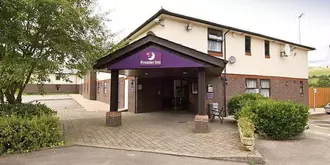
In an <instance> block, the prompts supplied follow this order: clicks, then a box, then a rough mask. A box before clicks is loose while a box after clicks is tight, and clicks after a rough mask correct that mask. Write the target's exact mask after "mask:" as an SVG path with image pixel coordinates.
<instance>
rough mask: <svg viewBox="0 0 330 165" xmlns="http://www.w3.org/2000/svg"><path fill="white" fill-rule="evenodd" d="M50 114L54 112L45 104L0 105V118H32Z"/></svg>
mask: <svg viewBox="0 0 330 165" xmlns="http://www.w3.org/2000/svg"><path fill="white" fill-rule="evenodd" d="M50 114H52V110H51V109H50V108H48V107H47V106H46V105H44V104H30V103H28V104H26V103H20V104H0V117H6V116H8V117H9V116H18V117H29V118H31V117H34V116H42V115H50Z"/></svg>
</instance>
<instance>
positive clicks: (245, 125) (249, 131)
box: [237, 117, 255, 138]
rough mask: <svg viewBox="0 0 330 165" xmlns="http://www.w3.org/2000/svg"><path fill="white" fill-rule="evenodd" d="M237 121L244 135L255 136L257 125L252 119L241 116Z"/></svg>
mask: <svg viewBox="0 0 330 165" xmlns="http://www.w3.org/2000/svg"><path fill="white" fill-rule="evenodd" d="M237 123H238V126H239V127H240V129H241V132H242V134H243V137H249V138H252V137H254V130H255V127H254V124H253V122H252V120H251V119H249V118H247V117H241V118H239V119H238V121H237Z"/></svg>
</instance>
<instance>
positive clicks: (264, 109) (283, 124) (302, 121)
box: [249, 100, 309, 139]
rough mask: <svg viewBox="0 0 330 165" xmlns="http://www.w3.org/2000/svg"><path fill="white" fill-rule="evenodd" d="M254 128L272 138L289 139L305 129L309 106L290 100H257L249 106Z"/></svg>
mask: <svg viewBox="0 0 330 165" xmlns="http://www.w3.org/2000/svg"><path fill="white" fill-rule="evenodd" d="M249 108H250V110H251V112H252V113H253V114H254V115H255V116H254V117H253V122H254V125H255V126H256V129H257V130H258V131H259V132H260V133H262V134H265V135H267V136H270V137H272V138H274V139H289V138H292V137H295V136H297V135H299V134H301V133H302V132H303V131H304V130H305V126H306V125H307V120H308V116H309V108H308V107H307V106H304V105H302V104H298V103H294V102H291V101H272V100H259V101H257V102H256V104H254V105H253V106H250V107H249Z"/></svg>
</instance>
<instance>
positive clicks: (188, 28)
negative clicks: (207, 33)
mask: <svg viewBox="0 0 330 165" xmlns="http://www.w3.org/2000/svg"><path fill="white" fill-rule="evenodd" d="M192 29H193V26H192V25H191V24H190V23H188V24H187V25H186V30H187V31H190V30H192Z"/></svg>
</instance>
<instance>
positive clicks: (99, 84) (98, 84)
mask: <svg viewBox="0 0 330 165" xmlns="http://www.w3.org/2000/svg"><path fill="white" fill-rule="evenodd" d="M100 86H101V83H100V82H97V93H100Z"/></svg>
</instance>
